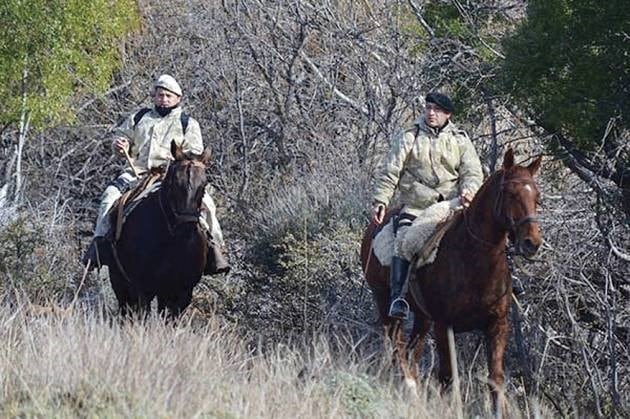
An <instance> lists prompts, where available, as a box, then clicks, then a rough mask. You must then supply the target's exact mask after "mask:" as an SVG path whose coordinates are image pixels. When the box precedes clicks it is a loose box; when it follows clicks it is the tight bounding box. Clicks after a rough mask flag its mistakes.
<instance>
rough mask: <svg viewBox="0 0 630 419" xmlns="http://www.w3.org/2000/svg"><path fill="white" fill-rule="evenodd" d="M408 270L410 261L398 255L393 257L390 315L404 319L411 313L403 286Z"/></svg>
mask: <svg viewBox="0 0 630 419" xmlns="http://www.w3.org/2000/svg"><path fill="white" fill-rule="evenodd" d="M408 271H409V261H407V260H405V259H403V258H401V257H398V256H394V257H393V258H392V266H391V267H390V284H389V285H390V293H389V295H390V297H389V300H390V301H391V305H390V306H389V317H393V318H396V319H402V320H404V319H406V318H407V316H408V315H409V304H408V303H407V301H405V296H404V295H403V288H404V285H405V281H406V280H407V272H408Z"/></svg>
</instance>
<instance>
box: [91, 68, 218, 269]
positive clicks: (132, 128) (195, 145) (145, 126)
mask: <svg viewBox="0 0 630 419" xmlns="http://www.w3.org/2000/svg"><path fill="white" fill-rule="evenodd" d="M181 100H182V89H181V87H180V86H179V84H178V83H177V81H176V80H175V79H174V78H173V77H172V76H170V75H168V74H163V75H161V76H160V77H159V78H158V79H157V80H156V81H155V83H154V85H153V105H154V106H153V108H152V109H149V108H143V109H140V110H139V111H137V112H134V113H133V114H131V115H129V116H128V117H127V118H126V119H125V120H124V121H123V122H122V123H120V124H119V125H118V126H116V128H115V129H114V130H113V132H112V135H111V136H112V137H113V141H112V147H113V149H114V151H115V153H116V154H117V155H120V156H125V157H126V158H127V160H128V163H129V165H130V167H128V168H127V169H126V170H125V171H124V172H123V173H122V174H121V175H120V176H118V178H116V179H115V180H114V181H113V182H112V183H111V184H110V185H109V186H107V188H106V189H105V191H104V192H103V196H102V199H101V204H100V206H99V212H98V218H97V222H96V228H95V231H94V238H93V239H92V242H91V244H90V247H89V248H88V250H87V252H86V254H85V255H84V258H83V263H84V265H87V264H88V262H89V263H90V267H94V266H97V265H110V264H111V263H112V254H111V244H110V241H111V239H110V236H111V222H110V217H109V210H110V209H111V208H112V206H113V205H114V203H115V202H116V200H117V199H118V198H119V197H120V196H121V195H122V193H124V192H125V191H127V190H129V189H130V188H131V187H132V186H133V185H134V184H135V183H137V181H138V180H139V179H140V178H141V177H142V176H144V175H145V174H147V173H148V172H149V171H151V169H156V168H159V167H165V166H166V165H167V163H168V161H169V160H171V159H172V158H173V157H172V155H171V141H174V142H175V144H176V145H177V146H178V147H180V148H181V150H182V151H183V152H184V153H192V154H201V153H202V152H203V151H204V147H203V141H202V138H201V130H200V127H199V123H198V122H197V121H196V120H195V119H194V118H192V117H190V116H188V115H187V114H186V113H184V112H183V111H182V108H181V106H180V105H181ZM199 224H200V225H201V226H202V227H203V230H204V231H205V232H206V236H207V239H208V242H209V248H210V251H209V252H208V259H207V262H206V268H205V270H204V273H205V274H218V273H224V272H228V271H229V270H230V266H229V264H228V262H227V260H226V259H225V257H224V256H223V252H222V248H223V234H222V231H221V227H220V226H219V222H218V220H217V218H216V207H215V204H214V201H213V199H212V198H211V196H210V194H209V193H208V189H206V191H205V194H204V196H203V208H202V213H201V215H200V217H199ZM97 248H98V249H97Z"/></svg>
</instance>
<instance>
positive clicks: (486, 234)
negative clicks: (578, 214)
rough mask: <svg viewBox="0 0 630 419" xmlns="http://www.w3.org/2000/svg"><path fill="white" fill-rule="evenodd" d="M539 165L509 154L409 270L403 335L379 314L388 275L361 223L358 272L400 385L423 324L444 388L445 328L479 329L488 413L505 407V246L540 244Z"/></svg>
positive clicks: (532, 248)
mask: <svg viewBox="0 0 630 419" xmlns="http://www.w3.org/2000/svg"><path fill="white" fill-rule="evenodd" d="M540 162H541V158H540V157H538V158H537V159H536V160H535V161H534V162H533V163H531V164H530V165H529V166H527V167H524V166H520V165H515V164H514V155H513V153H512V150H511V149H509V150H508V151H507V152H506V154H505V157H504V160H503V167H502V169H500V170H498V171H497V172H496V173H494V174H493V175H491V176H490V177H489V178H488V179H487V180H486V181H485V183H484V184H483V185H482V187H481V188H480V190H479V192H477V195H476V196H475V198H474V199H473V201H472V203H471V205H470V207H469V208H467V209H466V210H464V211H462V212H460V213H459V214H457V215H456V217H457V218H456V219H455V220H454V221H453V224H452V225H451V227H450V228H449V230H448V231H447V232H446V234H445V235H444V237H443V239H442V241H441V243H440V247H439V250H438V253H437V256H436V259H435V261H434V262H433V263H431V264H429V265H426V266H422V267H420V268H414V267H413V265H412V267H411V273H410V278H409V292H408V293H407V299H408V301H409V304H410V308H411V310H412V312H413V313H414V322H413V328H412V330H411V334H410V336H409V338H407V336H406V335H405V333H404V331H403V328H402V324H401V322H400V321H395V320H394V319H391V318H389V317H388V315H387V313H388V308H389V305H388V303H389V302H388V295H389V289H388V288H389V285H388V283H389V272H388V269H387V268H385V267H383V266H381V265H380V263H379V262H378V259H377V258H376V257H375V256H374V254H373V253H372V251H371V242H372V236H373V233H374V230H375V228H377V226H376V225H375V223H374V222H372V223H371V224H370V225H369V226H368V229H367V231H366V234H365V236H364V239H363V243H362V245H361V259H362V264H363V271H364V272H365V273H366V281H367V283H368V284H369V286H370V288H371V289H372V291H373V294H374V297H375V300H376V304H377V306H378V310H379V313H380V318H381V321H382V323H383V326H385V329H386V333H387V334H388V335H389V336H390V337H391V338H392V339H393V340H394V343H395V344H394V349H395V351H396V358H397V360H398V363H399V365H400V367H401V369H402V372H403V375H404V377H405V381H406V382H407V383H408V384H410V385H412V386H415V381H416V378H417V374H418V372H417V367H418V365H417V364H418V361H419V358H420V355H421V354H422V348H423V345H424V339H425V337H426V335H427V333H428V331H429V328H430V327H431V324H433V325H434V335H435V340H436V346H437V351H438V354H439V358H440V366H439V378H440V381H441V382H442V383H444V384H448V383H449V382H450V380H451V378H452V371H451V364H450V362H449V346H448V340H447V330H448V328H452V329H453V330H454V331H455V332H465V331H470V330H482V331H483V332H484V333H485V337H486V350H487V359H488V370H489V379H490V389H491V391H492V395H493V401H494V404H495V408H500V409H505V408H506V403H505V398H504V396H503V391H502V389H503V383H504V372H503V355H504V352H505V348H506V345H507V341H508V320H507V316H508V311H509V308H510V302H511V296H512V282H511V275H510V272H509V267H508V262H507V256H506V246H507V239H508V236H509V238H510V240H511V241H512V243H513V244H514V246H515V249H516V251H517V252H518V253H520V254H522V255H524V256H526V257H529V256H532V255H534V254H535V253H536V251H537V250H538V247H539V246H540V244H541V242H542V238H541V233H540V229H539V225H538V221H537V218H536V208H537V203H538V200H539V197H540V193H539V191H538V188H537V186H536V183H535V182H534V178H533V175H534V173H535V172H536V171H537V170H538V168H539V167H540ZM366 265H367V266H366ZM408 342H409V344H408ZM409 352H411V353H412V357H411V359H412V364H411V365H410V364H409V363H408V355H409ZM503 411H505V410H503Z"/></svg>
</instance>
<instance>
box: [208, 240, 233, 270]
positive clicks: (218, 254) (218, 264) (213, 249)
mask: <svg viewBox="0 0 630 419" xmlns="http://www.w3.org/2000/svg"><path fill="white" fill-rule="evenodd" d="M228 272H230V264H229V263H228V261H227V259H226V258H225V256H223V252H222V251H221V247H220V246H219V245H218V244H216V243H215V242H214V240H212V238H211V237H208V256H207V257H206V267H205V269H204V270H203V273H204V274H205V275H215V274H222V273H228Z"/></svg>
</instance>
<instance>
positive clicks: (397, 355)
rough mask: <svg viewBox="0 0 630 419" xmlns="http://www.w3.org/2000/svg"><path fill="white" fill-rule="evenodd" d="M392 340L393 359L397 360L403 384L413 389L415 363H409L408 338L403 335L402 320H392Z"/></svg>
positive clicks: (403, 326) (415, 375) (415, 374)
mask: <svg viewBox="0 0 630 419" xmlns="http://www.w3.org/2000/svg"><path fill="white" fill-rule="evenodd" d="M391 330H392V340H393V342H394V360H396V361H398V366H399V367H400V370H401V372H402V374H403V378H404V380H405V384H406V385H407V387H408V388H409V389H410V390H413V391H415V389H416V387H417V385H416V377H417V373H415V371H414V368H416V366H415V365H411V366H410V365H409V347H408V342H409V341H408V339H407V336H406V335H405V323H404V321H402V320H394V321H393V322H392V329H391Z"/></svg>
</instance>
